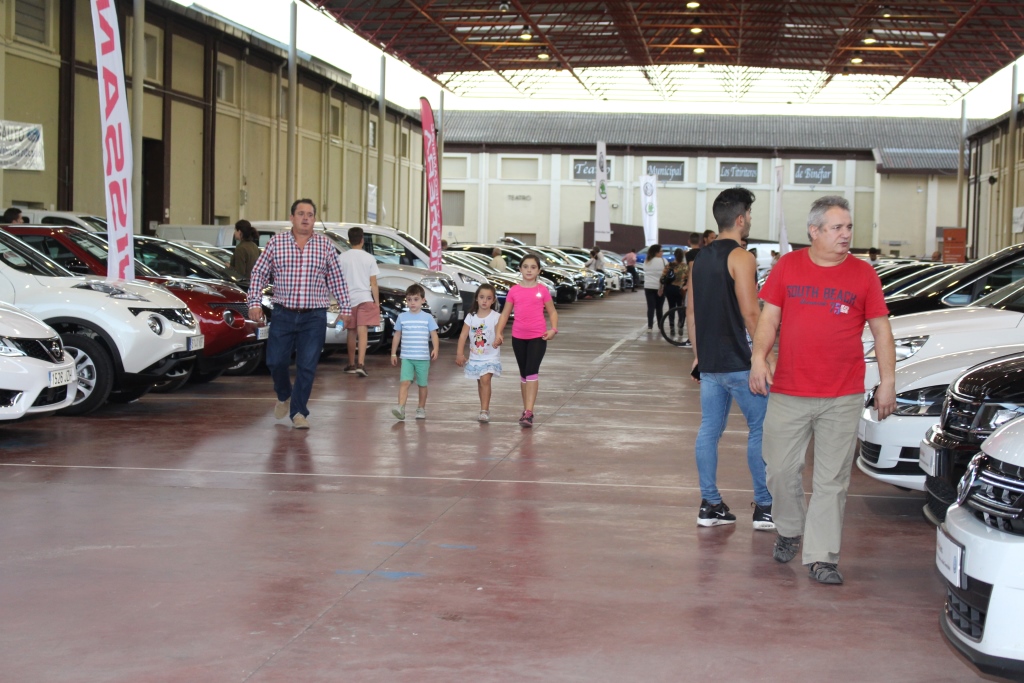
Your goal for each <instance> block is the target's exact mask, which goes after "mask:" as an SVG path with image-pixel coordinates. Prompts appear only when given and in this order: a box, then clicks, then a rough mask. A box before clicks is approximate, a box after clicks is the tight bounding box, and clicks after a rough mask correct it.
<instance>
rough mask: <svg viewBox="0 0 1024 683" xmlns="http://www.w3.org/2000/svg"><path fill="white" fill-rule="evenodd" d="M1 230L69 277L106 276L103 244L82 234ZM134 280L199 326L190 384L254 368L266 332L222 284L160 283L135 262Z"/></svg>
mask: <svg viewBox="0 0 1024 683" xmlns="http://www.w3.org/2000/svg"><path fill="white" fill-rule="evenodd" d="M3 229H4V230H5V231H7V232H9V233H11V234H12V235H17V236H18V237H19V238H20V239H22V240H24V241H25V242H26V243H28V244H29V245H31V246H32V247H33V248H35V249H37V250H39V251H40V252H42V253H43V254H45V255H47V256H49V257H50V258H51V259H53V260H54V261H56V262H57V263H59V264H61V265H62V266H64V267H65V268H67V269H68V270H70V271H71V272H73V273H79V274H81V275H99V276H102V277H105V276H106V274H107V243H106V241H105V240H103V239H100V238H99V237H97V236H96V235H94V234H92V233H90V232H88V231H87V230H83V229H82V228H76V227H63V226H53V225H5V226H3ZM135 276H136V277H137V278H138V279H140V280H145V281H147V282H154V283H157V284H160V285H163V286H164V287H166V288H167V289H169V290H170V291H171V292H172V293H173V294H174V295H175V296H176V297H178V298H179V299H181V300H182V301H184V302H185V304H186V305H187V306H188V307H189V310H191V311H192V314H193V315H194V316H195V317H196V320H197V321H199V329H200V331H201V332H202V333H203V336H204V337H205V345H204V347H203V350H202V352H201V353H200V355H199V357H198V359H197V362H196V366H195V367H194V368H193V372H192V374H193V378H194V379H196V380H199V381H209V380H212V379H215V378H216V377H218V376H220V374H221V373H222V372H224V371H225V370H226V369H228V368H231V367H236V366H239V365H241V364H246V363H251V364H252V366H253V367H254V368H255V366H256V365H258V364H259V361H260V358H261V356H262V351H263V344H264V343H265V340H266V338H267V332H268V330H269V328H267V327H262V326H258V325H256V323H253V322H251V321H248V320H246V316H248V314H249V310H248V305H247V304H246V294H245V292H243V291H242V290H241V289H239V288H238V287H235V286H234V285H229V284H226V283H223V282H214V281H210V280H191V279H180V278H171V277H164V276H162V275H159V274H158V273H156V271H154V270H152V269H151V268H149V267H148V266H146V265H144V264H143V263H141V262H140V261H138V260H136V261H135ZM187 378H188V377H187V376H185V377H183V378H182V381H181V383H182V384H184V380H185V379H187Z"/></svg>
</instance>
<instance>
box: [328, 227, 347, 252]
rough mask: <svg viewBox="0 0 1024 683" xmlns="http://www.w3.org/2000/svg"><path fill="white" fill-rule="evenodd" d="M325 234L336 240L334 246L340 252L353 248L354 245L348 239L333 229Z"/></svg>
mask: <svg viewBox="0 0 1024 683" xmlns="http://www.w3.org/2000/svg"><path fill="white" fill-rule="evenodd" d="M324 234H325V235H327V238H328V239H330V240H331V241H332V242H334V248H335V249H337V250H338V253H344V252H346V251H348V250H349V249H351V248H352V245H351V244H349V243H348V240H347V239H345V238H344V237H342V236H341V235H339V234H338V233H336V232H334V231H333V230H328V231H326V232H325V233H324Z"/></svg>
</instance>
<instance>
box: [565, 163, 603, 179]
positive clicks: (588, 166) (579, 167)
mask: <svg viewBox="0 0 1024 683" xmlns="http://www.w3.org/2000/svg"><path fill="white" fill-rule="evenodd" d="M604 163H605V168H606V169H607V170H608V174H607V177H609V178H610V177H611V175H612V160H611V159H607V158H606V159H605V162H604ZM572 179H573V180H595V179H597V159H576V160H575V161H573V164H572Z"/></svg>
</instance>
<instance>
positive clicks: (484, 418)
mask: <svg viewBox="0 0 1024 683" xmlns="http://www.w3.org/2000/svg"><path fill="white" fill-rule="evenodd" d="M476 419H477V420H478V421H479V422H490V421H491V416H490V414H489V413H488V412H487V411H486V410H481V411H480V414H479V415H477V416H476Z"/></svg>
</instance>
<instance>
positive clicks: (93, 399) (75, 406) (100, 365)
mask: <svg viewBox="0 0 1024 683" xmlns="http://www.w3.org/2000/svg"><path fill="white" fill-rule="evenodd" d="M60 338H61V341H62V342H64V352H65V353H67V354H68V355H69V356H71V357H72V358H73V359H74V361H75V372H76V373H77V374H78V393H77V394H76V395H75V399H74V401H72V402H71V405H69V406H68V407H67V408H64V409H63V410H59V411H57V412H58V414H60V415H88V414H89V413H91V412H92V411H94V410H96V409H97V408H99V407H100V406H101V405H103V404H104V403H106V401H107V398H108V397H109V396H110V390H111V389H112V388H113V386H114V361H113V360H112V359H111V358H110V354H109V353H107V350H106V349H105V348H104V347H103V345H102V344H100V343H99V342H98V341H96V340H95V339H93V338H91V337H87V336H85V335H84V334H62V335H61V336H60Z"/></svg>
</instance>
